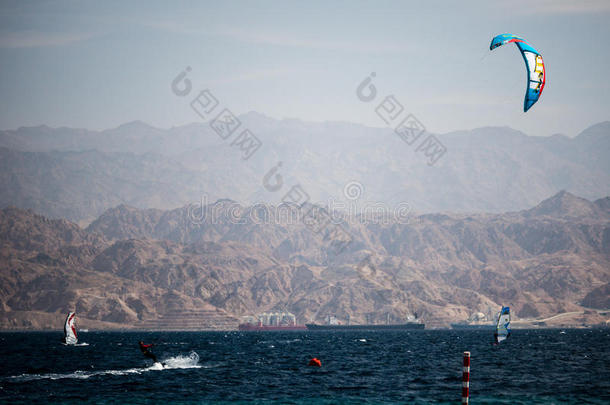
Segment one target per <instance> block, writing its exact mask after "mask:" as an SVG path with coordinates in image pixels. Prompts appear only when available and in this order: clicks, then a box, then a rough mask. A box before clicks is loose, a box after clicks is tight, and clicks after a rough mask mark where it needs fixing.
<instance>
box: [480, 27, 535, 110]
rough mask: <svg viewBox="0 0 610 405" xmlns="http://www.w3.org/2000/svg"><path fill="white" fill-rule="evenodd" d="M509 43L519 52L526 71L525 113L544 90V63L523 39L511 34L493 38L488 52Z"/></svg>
mask: <svg viewBox="0 0 610 405" xmlns="http://www.w3.org/2000/svg"><path fill="white" fill-rule="evenodd" d="M510 42H514V43H515V45H517V48H519V50H520V51H521V55H522V56H523V60H524V61H525V68H526V69H527V89H526V91H525V101H524V103H523V111H524V112H525V111H527V110H529V109H530V108H531V107H532V106H533V105H534V104H535V103H536V101H538V99H539V98H540V95H541V94H542V90H543V89H544V82H545V79H546V73H545V71H544V62H543V61H542V55H540V53H539V52H538V51H537V50H536V49H534V47H533V46H531V45H530V44H528V43H527V42H525V40H524V39H523V38H520V37H518V36H516V35H512V34H501V35H498V36H496V37H494V39H492V40H491V45H489V50H493V49H495V48H497V47H499V46H502V45H504V44H508V43H510Z"/></svg>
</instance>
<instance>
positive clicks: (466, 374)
mask: <svg viewBox="0 0 610 405" xmlns="http://www.w3.org/2000/svg"><path fill="white" fill-rule="evenodd" d="M469 395H470V352H464V366H463V367H462V403H463V404H467V403H468V396H469Z"/></svg>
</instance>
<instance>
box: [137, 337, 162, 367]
mask: <svg viewBox="0 0 610 405" xmlns="http://www.w3.org/2000/svg"><path fill="white" fill-rule="evenodd" d="M138 344H139V345H140V350H141V351H142V354H143V355H144V356H146V357H148V358H149V359H152V361H153V363H158V361H157V356H155V355H154V354H153V353H152V352H151V351H150V348H151V347H153V346H154V345H153V344H152V343H151V344H149V345H146V344H144V342H142V341H141V340H140V341H139V342H138Z"/></svg>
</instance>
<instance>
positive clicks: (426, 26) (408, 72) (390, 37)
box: [0, 0, 610, 136]
mask: <svg viewBox="0 0 610 405" xmlns="http://www.w3.org/2000/svg"><path fill="white" fill-rule="evenodd" d="M123 3H129V4H123ZM490 3H493V4H494V5H491V4H490ZM609 27H610V1H578V2H576V1H518V0H517V1H515V0H513V1H509V2H502V4H500V3H499V2H489V1H480V2H478V1H477V2H433V1H421V2H393V1H392V2H386V1H371V2H356V1H345V2H342V1H341V2H339V1H337V2H332V1H320V2H317V1H307V2H304V1H299V2H287V1H282V2H279V1H278V2H226V1H210V2H194V1H193V2H179V3H177V4H173V3H170V2H141V3H140V2H116V3H112V2H106V1H104V2H98V1H96V2H80V1H41V2H22V1H15V2H12V1H9V2H7V1H3V2H0V94H1V95H2V97H1V99H0V128H2V129H8V128H17V127H19V126H31V125H39V124H47V125H50V126H71V127H84V128H90V129H105V128H111V127H115V126H117V125H120V124H122V123H125V122H128V121H133V120H142V121H145V122H147V123H150V124H152V125H155V126H159V127H171V126H177V125H182V124H186V123H190V122H195V121H197V118H198V117H197V116H196V115H195V114H194V113H193V111H192V110H191V109H190V107H189V105H188V102H189V100H187V98H188V97H186V98H180V97H177V96H175V95H174V94H173V93H172V92H171V90H170V83H171V81H172V80H173V79H174V77H176V76H177V75H178V74H179V73H180V72H181V71H182V70H183V69H184V68H185V67H186V66H190V67H191V68H192V71H191V73H190V76H189V77H190V79H191V80H192V83H193V87H194V89H196V90H199V89H204V88H209V89H210V90H211V91H212V92H213V93H214V94H215V95H216V96H217V97H218V99H219V100H220V101H221V102H222V104H223V105H225V106H227V107H229V108H230V109H231V110H232V111H233V112H235V113H236V114H240V113H244V112H248V111H251V110H254V111H257V112H260V113H263V114H266V115H269V116H271V117H274V118H289V117H290V118H300V119H303V120H312V121H326V120H340V121H351V122H358V123H364V124H367V125H371V126H383V122H382V121H381V120H380V118H379V117H377V115H376V114H375V112H374V107H375V105H373V103H368V104H367V103H364V102H362V101H360V100H359V99H358V98H357V97H356V93H355V90H356V87H357V86H358V84H359V83H360V82H361V81H362V80H363V79H364V78H365V77H366V76H367V75H369V74H370V73H371V72H375V73H376V79H375V82H374V83H375V85H376V87H377V89H378V91H379V93H380V95H382V96H385V95H388V94H393V95H395V96H396V98H397V99H398V100H399V101H400V102H401V103H402V104H404V106H405V108H406V109H407V110H408V111H410V112H412V113H413V114H415V116H417V117H418V118H419V120H420V121H421V122H422V123H423V124H424V125H425V126H426V127H427V129H428V130H429V131H432V132H446V131H451V130H457V129H469V128H475V127H479V126H486V125H493V126H498V125H499V126H501V125H507V126H511V127H513V128H516V129H519V130H522V131H524V132H526V133H528V134H531V135H550V134H553V133H558V132H559V133H564V134H567V135H570V136H573V135H575V134H577V133H578V132H579V131H581V130H583V129H584V128H586V127H587V126H589V125H591V124H593V123H596V122H599V121H604V120H608V119H610V114H609V113H608V111H610V102H609V94H610V85H609V82H610V81H609V80H608V72H610V52H609V51H608V49H609V47H608V43H607V42H608V39H609V34H610V28H609ZM506 32H509V33H513V34H517V35H520V36H522V37H524V38H525V39H527V40H528V41H529V42H530V43H531V44H532V45H533V46H534V47H536V48H537V49H538V50H539V51H540V52H541V53H542V55H543V57H544V61H545V64H546V69H547V84H546V88H545V90H544V93H543V95H542V97H541V99H540V101H539V102H538V103H537V104H536V105H535V106H534V107H533V108H532V109H531V110H530V111H528V112H527V113H525V114H524V113H523V110H522V108H523V96H524V93H525V85H526V83H525V82H526V72H525V67H524V63H523V60H522V58H521V56H520V54H519V52H518V51H517V49H516V47H515V46H513V45H511V46H504V47H501V48H498V49H496V50H494V51H493V52H490V51H489V43H490V41H491V38H492V37H493V36H494V35H497V34H500V33H506Z"/></svg>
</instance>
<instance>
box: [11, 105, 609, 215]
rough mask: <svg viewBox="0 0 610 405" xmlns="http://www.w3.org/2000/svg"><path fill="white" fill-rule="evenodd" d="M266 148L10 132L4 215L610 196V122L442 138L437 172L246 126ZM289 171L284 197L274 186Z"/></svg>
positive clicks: (330, 142) (398, 147)
mask: <svg viewBox="0 0 610 405" xmlns="http://www.w3.org/2000/svg"><path fill="white" fill-rule="evenodd" d="M239 119H240V120H241V122H242V127H241V128H248V129H249V130H251V131H252V133H254V134H256V136H257V137H258V138H259V139H260V140H261V141H262V142H263V145H262V147H261V148H260V149H259V150H258V151H257V152H256V153H255V154H254V155H253V156H252V157H251V158H250V159H248V160H242V155H241V154H240V152H239V151H238V150H237V149H236V148H235V146H231V142H232V139H233V138H231V139H229V140H226V141H225V140H223V139H221V138H220V137H219V136H218V135H217V134H216V133H215V132H214V131H213V130H212V129H211V128H210V126H209V125H208V124H207V123H199V124H191V125H187V126H182V127H176V128H171V129H167V130H164V129H157V128H153V127H151V126H149V125H147V124H145V123H142V122H132V123H128V124H124V125H122V126H120V127H118V128H115V129H111V130H106V131H87V130H83V129H70V128H49V127H46V126H41V127H32V128H19V129H17V130H11V131H0V169H1V171H0V190H1V191H0V207H6V206H10V205H15V206H19V207H24V208H32V209H34V210H35V211H37V212H40V213H42V214H44V215H47V216H49V217H54V218H68V219H70V220H73V221H78V222H79V223H86V222H90V221H92V220H94V219H95V218H97V217H98V216H99V215H101V214H102V213H103V212H104V211H105V210H107V209H108V208H111V207H116V206H117V205H120V204H127V205H130V206H134V207H138V208H157V209H164V210H167V209H173V208H176V207H181V206H184V205H186V204H191V203H195V202H198V201H201V199H202V198H205V199H207V201H208V202H211V201H215V200H217V199H221V198H227V197H230V198H233V199H234V200H237V201H239V202H241V203H243V204H246V205H247V204H252V203H255V202H265V203H273V204H278V203H279V202H280V201H281V198H282V197H283V196H284V195H285V193H286V192H287V191H288V188H289V187H290V186H292V185H294V184H301V185H302V186H303V187H304V189H305V190H307V193H308V194H309V195H310V197H311V201H314V202H321V203H322V204H325V203H327V202H328V201H329V200H331V199H332V200H335V201H343V202H347V203H349V202H350V201H351V200H348V199H346V197H345V195H344V189H345V187H346V185H347V184H348V183H350V182H354V181H355V182H357V183H359V184H361V186H362V191H363V192H362V195H361V197H360V199H359V200H358V203H367V202H369V203H382V204H386V205H388V206H390V207H392V206H396V205H397V204H400V203H407V204H409V205H410V207H411V208H412V209H413V210H414V211H417V212H442V211H453V212H506V211H517V210H521V209H525V208H528V207H531V206H533V205H535V204H536V203H537V202H538V201H540V200H542V199H543V198H546V197H547V196H549V195H552V194H555V193H557V192H559V191H560V190H567V191H569V192H571V193H575V194H577V195H580V196H583V197H584V198H587V199H590V200H593V199H598V198H601V197H604V196H606V195H609V194H610V122H602V123H599V124H596V125H593V126H591V127H589V128H587V129H585V130H584V131H583V132H582V133H581V134H579V135H578V136H576V137H574V138H568V137H565V136H562V135H557V136H552V137H535V136H528V135H526V134H523V133H521V132H519V131H515V130H513V129H510V128H507V127H486V128H479V129H474V130H471V131H456V132H451V133H447V134H439V135H436V136H437V138H438V139H439V140H440V141H441V142H442V143H443V144H444V145H445V146H446V148H447V153H446V155H445V156H443V157H442V158H441V159H440V160H439V161H438V162H437V163H436V164H435V165H434V166H428V165H427V163H426V159H425V157H424V156H423V155H422V154H421V153H417V152H416V151H415V148H413V147H411V146H409V145H407V144H406V143H404V142H403V141H402V140H401V139H400V138H399V137H398V136H397V135H396V134H394V133H393V132H392V131H391V130H389V129H380V128H369V127H365V126H361V125H356V124H349V123H339V122H327V123H309V122H303V121H299V120H274V119H271V118H269V117H265V116H263V115H260V114H257V113H248V114H245V115H242V116H240V117H239ZM279 162H281V163H282V165H281V169H280V171H279V172H278V173H279V174H281V176H282V179H283V184H284V188H283V189H281V190H280V191H278V192H270V191H268V190H267V189H266V188H265V187H264V185H263V178H264V176H265V175H266V174H267V173H269V171H270V170H271V169H272V168H273V167H275V166H277V165H278V163H279Z"/></svg>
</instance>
